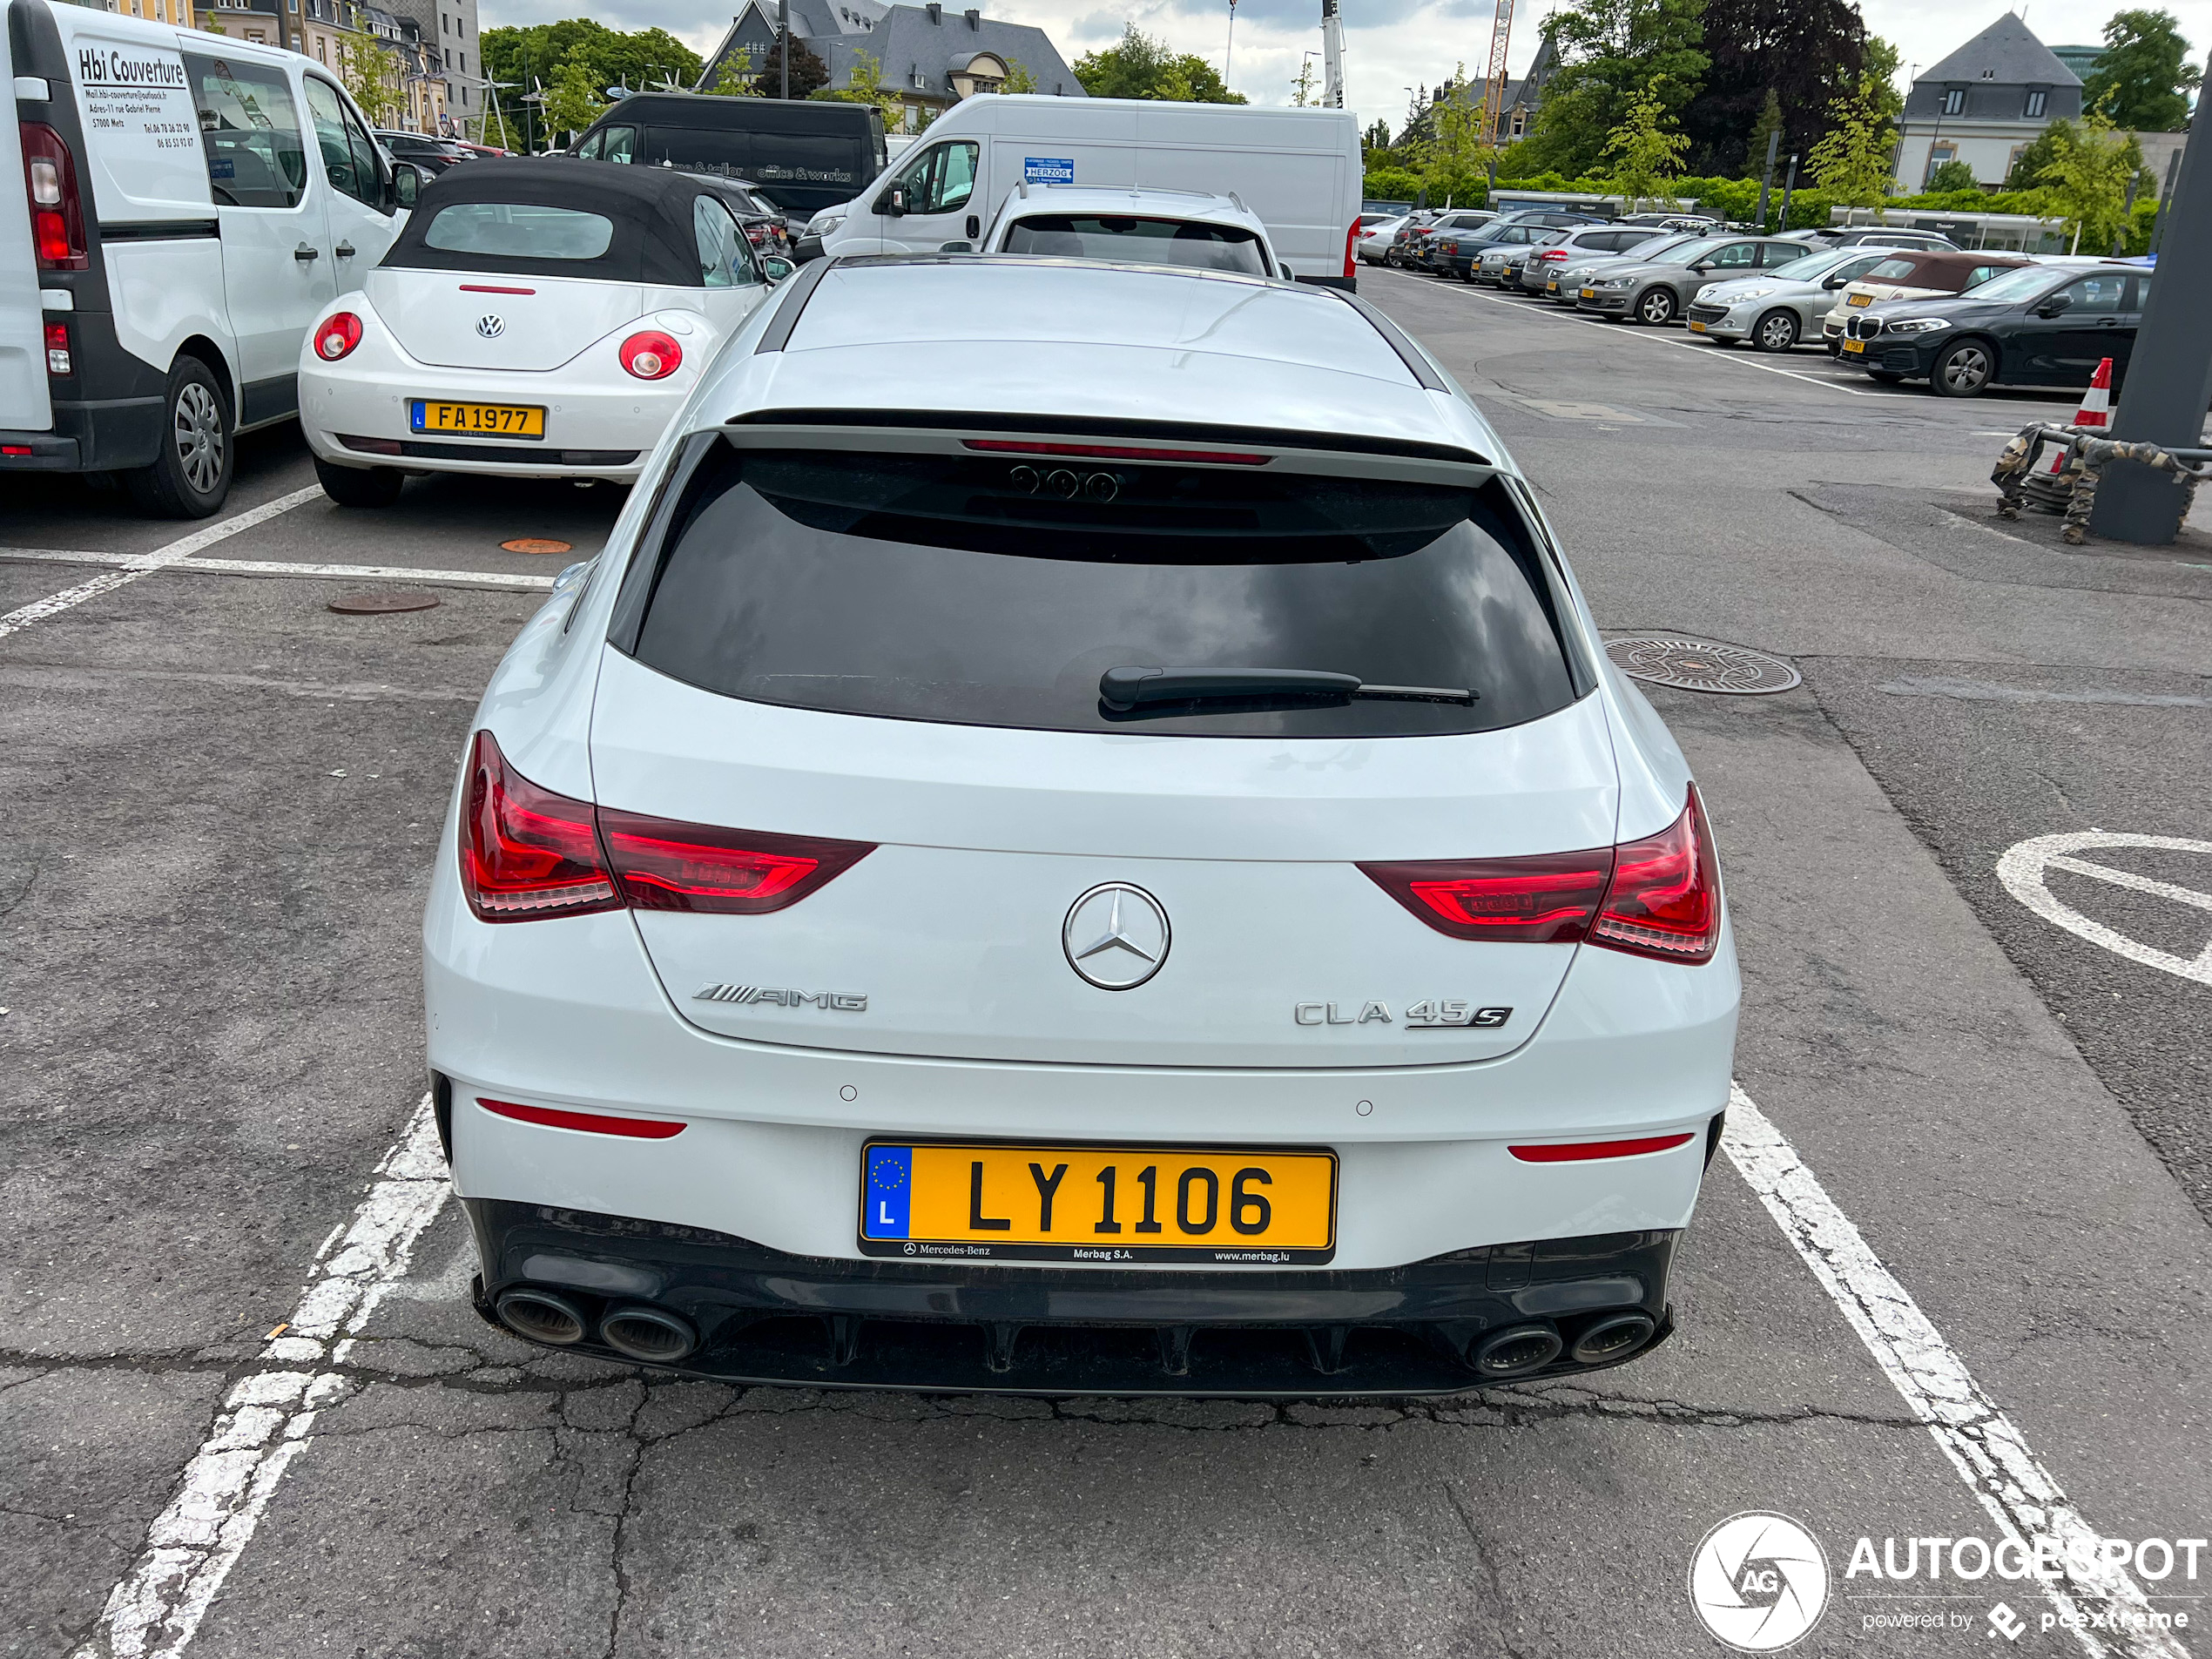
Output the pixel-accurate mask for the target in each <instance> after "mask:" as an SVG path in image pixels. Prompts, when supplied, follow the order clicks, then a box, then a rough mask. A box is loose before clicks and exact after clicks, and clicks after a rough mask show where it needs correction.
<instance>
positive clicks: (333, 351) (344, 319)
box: [315, 311, 361, 363]
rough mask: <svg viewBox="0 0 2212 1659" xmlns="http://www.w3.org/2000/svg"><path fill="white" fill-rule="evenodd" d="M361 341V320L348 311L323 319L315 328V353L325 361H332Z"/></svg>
mask: <svg viewBox="0 0 2212 1659" xmlns="http://www.w3.org/2000/svg"><path fill="white" fill-rule="evenodd" d="M360 344H361V319H360V318H359V317H356V316H355V315H354V314H353V313H352V312H350V311H341V312H338V313H336V314H334V315H332V316H329V317H327V318H325V319H324V320H323V321H322V324H321V326H320V327H318V328H317V329H316V330H315V355H316V356H318V357H320V358H321V359H322V360H323V361H325V362H326V363H334V362H336V361H338V360H339V359H340V358H341V357H343V356H345V355H346V354H347V353H348V352H350V351H352V350H353V348H354V347H356V346H358V345H360Z"/></svg>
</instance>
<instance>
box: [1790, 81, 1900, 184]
mask: <svg viewBox="0 0 2212 1659" xmlns="http://www.w3.org/2000/svg"><path fill="white" fill-rule="evenodd" d="M1828 119H1829V121H1830V123H1831V125H1830V127H1829V130H1828V132H1827V135H1826V136H1825V137H1824V138H1822V139H1821V140H1820V142H1819V143H1817V144H1816V145H1813V147H1812V152H1811V155H1810V156H1809V157H1808V158H1807V159H1808V160H1809V161H1810V162H1811V173H1812V181H1813V183H1815V184H1816V185H1819V186H1820V187H1821V189H1823V190H1824V191H1826V192H1828V193H1829V195H1830V196H1831V197H1832V198H1833V199H1835V200H1836V201H1838V202H1839V203H1842V204H1844V206H1851V207H1879V206H1881V205H1882V203H1883V202H1884V201H1885V200H1886V199H1888V197H1889V194H1890V186H1891V185H1892V182H1893V181H1892V178H1891V176H1890V152H1891V149H1892V146H1893V145H1895V144H1896V142H1897V133H1896V130H1895V129H1894V128H1892V126H1891V125H1890V123H1889V119H1888V118H1887V117H1885V115H1884V114H1883V113H1882V96H1881V88H1880V86H1879V85H1878V84H1876V82H1875V80H1874V78H1873V77H1872V76H1871V75H1862V76H1860V77H1859V81H1858V90H1857V91H1853V92H1851V94H1850V95H1848V96H1847V97H1844V98H1838V99H1837V100H1836V101H1835V102H1834V103H1833V104H1831V105H1829V106H1828Z"/></svg>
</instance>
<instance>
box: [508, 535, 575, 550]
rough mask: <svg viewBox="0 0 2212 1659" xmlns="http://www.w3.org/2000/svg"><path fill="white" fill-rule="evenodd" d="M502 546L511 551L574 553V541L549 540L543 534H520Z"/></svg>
mask: <svg viewBox="0 0 2212 1659" xmlns="http://www.w3.org/2000/svg"><path fill="white" fill-rule="evenodd" d="M499 545H500V547H501V548H502V550H505V551H507V552H509V553H573V552H575V551H576V544H575V543H573V542H554V541H549V540H547V539H546V538H545V537H543V536H516V538H515V539H514V540H513V541H511V542H502V543H500V544H499Z"/></svg>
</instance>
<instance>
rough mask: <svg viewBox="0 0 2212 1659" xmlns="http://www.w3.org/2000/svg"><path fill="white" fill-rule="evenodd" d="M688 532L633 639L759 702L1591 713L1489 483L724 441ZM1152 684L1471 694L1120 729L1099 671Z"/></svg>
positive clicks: (1299, 718)
mask: <svg viewBox="0 0 2212 1659" xmlns="http://www.w3.org/2000/svg"><path fill="white" fill-rule="evenodd" d="M674 524H675V528H674V529H673V530H672V531H671V539H670V543H669V544H668V545H667V547H666V549H665V551H664V554H663V555H662V561H663V562H662V563H661V566H660V570H659V572H658V580H657V582H656V583H655V586H654V588H653V591H652V594H651V599H650V601H649V602H648V603H647V604H646V607H645V612H644V617H643V618H642V620H641V622H640V624H639V625H638V631H637V639H636V641H635V644H634V645H633V646H631V647H629V648H630V649H631V650H633V651H634V653H635V655H636V656H637V659H638V660H639V661H641V662H643V663H644V664H647V665H648V666H650V667H651V668H654V669H657V670H658V671H660V672H662V673H664V674H667V675H670V676H671V677H672V678H677V679H680V680H683V681H685V682H686V683H688V684H690V685H697V686H700V687H703V688H704V689H705V690H707V691H715V692H718V693H720V694H722V695H724V696H727V697H733V698H744V699H745V700H746V701H749V702H756V703H768V704H776V705H783V706H786V707H792V708H806V709H820V710H826V711H833V712H837V713H844V714H860V715H874V716H880V717H887V718H902V719H914V720H930V721H941V722H947V723H950V724H954V725H997V726H1019V727H1028V728H1032V729H1037V730H1044V731H1060V732H1098V731H1114V730H1123V729H1130V730H1138V731H1145V732H1177V733H1187V734H1191V735H1196V736H1204V737H1224V738H1234V737H1315V738H1335V737H1413V736H1424V735H1441V734H1448V733H1453V732H1482V731H1491V730H1494V729H1496V728H1499V727H1501V726H1508V725H1519V724H1520V723H1521V722H1523V721H1526V720H1532V719H1535V718H1540V717H1541V716H1543V715H1546V714H1549V713H1552V712H1554V711H1556V710H1558V709H1561V708H1563V707H1565V706H1566V705H1568V704H1569V703H1571V702H1573V701H1574V700H1575V689H1574V681H1573V678H1572V676H1571V674H1570V672H1569V669H1568V657H1567V651H1566V647H1565V645H1564V644H1563V643H1562V640H1561V634H1560V631H1559V624H1558V621H1557V617H1558V607H1559V604H1560V602H1559V600H1558V599H1557V597H1555V595H1554V590H1553V589H1552V587H1551V585H1550V583H1549V581H1548V577H1547V576H1546V575H1545V572H1544V570H1543V567H1542V564H1541V558H1540V556H1539V555H1538V553H1537V551H1536V550H1535V548H1534V544H1533V543H1532V541H1531V538H1530V536H1529V534H1528V532H1527V529H1526V527H1525V526H1524V525H1523V523H1522V522H1521V517H1520V515H1519V512H1518V509H1516V508H1515V507H1514V504H1513V502H1512V501H1511V499H1510V498H1509V497H1508V496H1507V495H1506V494H1505V491H1504V489H1503V488H1502V487H1501V485H1499V484H1498V483H1497V482H1494V481H1492V482H1487V483H1483V484H1479V485H1470V486H1467V487H1452V486H1445V485H1440V484H1432V483H1416V482H1405V481H1402V480H1396V479H1389V478H1346V477H1332V476H1327V475H1319V474H1312V473H1298V472H1290V471H1284V472H1279V473H1278V472H1277V471H1276V470H1274V468H1273V466H1272V465H1270V466H1268V467H1265V468H1260V467H1251V468H1247V467H1243V466H1238V467H1187V466H1177V465H1173V464H1159V463H1154V464H1145V463H1130V462H1119V461H1115V460H1110V459H1095V460H1083V459H1081V458H1067V459H1064V460H1063V459H1055V458H1053V457H1049V456H1042V455H1040V456H1024V455H983V454H976V455H894V454H880V453H863V452H859V451H850V450H809V449H777V450H745V451H740V450H737V449H735V448H730V447H728V446H723V447H722V448H718V450H717V451H716V453H715V454H714V455H711V456H710V457H709V458H708V459H707V461H706V462H705V463H704V464H703V465H702V467H701V469H700V470H699V472H698V474H697V475H695V476H694V478H693V480H692V482H691V485H690V486H689V487H688V488H687V489H686V490H685V498H684V500H683V502H681V503H680V504H679V507H678V512H677V515H676V517H675V520H674ZM1137 667H1155V668H1168V669H1192V668H1197V669H1224V670H1225V669H1242V670H1251V669H1304V670H1313V671H1323V672H1327V673H1333V674H1349V675H1353V676H1356V677H1358V678H1359V680H1360V681H1362V682H1364V683H1365V684H1366V685H1389V686H1393V687H1421V688H1433V689H1436V690H1439V691H1445V692H1447V693H1457V694H1458V695H1456V696H1453V697H1447V698H1438V699H1432V700H1424V699H1422V698H1418V697H1417V698H1356V699H1345V698H1341V697H1338V698H1335V699H1334V700H1330V699H1329V698H1326V697H1323V696H1318V695H1316V694H1314V693H1312V692H1307V693H1304V694H1299V695H1291V696H1282V695H1276V696H1272V697H1269V696H1250V697H1246V696H1242V695H1241V694H1240V695H1239V696H1238V697H1235V698H1225V699H1217V698H1206V699H1201V700H1199V701H1195V702H1192V703H1190V704H1187V705H1186V704H1184V703H1174V704H1169V705H1162V706H1156V707H1153V708H1150V709H1140V710H1139V711H1137V712H1136V713H1134V714H1131V713H1118V714H1117V713H1116V712H1115V711H1113V710H1112V709H1110V708H1109V707H1107V706H1106V705H1104V704H1103V702H1102V697H1101V687H1100V684H1099V681H1100V677H1101V676H1102V675H1103V674H1104V673H1105V671H1107V670H1109V669H1113V668H1137ZM1467 692H1472V693H1473V694H1474V695H1473V696H1472V698H1469V697H1467V696H1466V695H1465V694H1466V693H1467Z"/></svg>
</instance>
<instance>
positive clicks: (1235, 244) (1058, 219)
mask: <svg viewBox="0 0 2212 1659" xmlns="http://www.w3.org/2000/svg"><path fill="white" fill-rule="evenodd" d="M1004 251H1005V252H1006V253H1049V254H1056V255H1059V256H1061V257H1062V258H1066V259H1073V260H1136V261H1137V262H1139V263H1141V264H1144V265H1184V266H1195V267H1196V268H1197V269H1199V270H1202V271H1242V272H1244V273H1247V274H1248V275H1251V276H1266V275H1268V274H1269V273H1268V269H1267V260H1266V259H1265V257H1264V255H1262V253H1260V247H1259V239H1258V237H1256V236H1254V235H1253V234H1252V233H1251V232H1250V231H1248V230H1245V229H1244V228H1243V227H1242V226H1237V225H1206V224H1200V223H1197V222H1196V221H1194V220H1191V219H1140V218H1137V217H1136V216H1134V215H1123V214H1119V213H1110V214H1106V215H1103V216H1100V215H1095V214H1089V213H1038V214H1035V215H1034V216H1032V217H1030V218H1028V219H1016V220H1015V221H1014V223H1013V224H1011V225H1009V226H1008V227H1007V233H1006V246H1005V249H1004Z"/></svg>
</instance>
